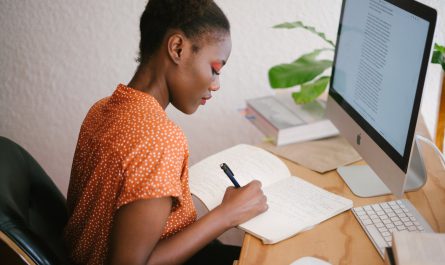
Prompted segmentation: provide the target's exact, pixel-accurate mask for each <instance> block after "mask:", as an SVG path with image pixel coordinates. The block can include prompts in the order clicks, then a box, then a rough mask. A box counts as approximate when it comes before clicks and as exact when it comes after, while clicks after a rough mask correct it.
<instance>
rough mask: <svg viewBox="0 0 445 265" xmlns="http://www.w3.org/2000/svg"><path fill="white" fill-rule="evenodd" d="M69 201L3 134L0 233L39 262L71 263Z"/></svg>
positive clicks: (28, 156)
mask: <svg viewBox="0 0 445 265" xmlns="http://www.w3.org/2000/svg"><path fill="white" fill-rule="evenodd" d="M67 219H68V215H67V209H66V200H65V198H64V196H63V195H62V193H61V192H60V191H59V190H58V189H57V187H56V186H55V185H54V183H53V182H52V181H51V179H50V177H49V176H48V175H47V174H46V173H45V172H44V171H43V169H42V168H41V167H40V166H39V164H38V163H37V162H36V161H35V160H34V159H33V158H32V156H31V155H30V154H29V153H28V152H26V151H25V150H24V149H23V148H22V147H20V146H19V145H18V144H16V143H14V142H12V141H11V140H8V139H7V138H4V137H1V136H0V233H3V234H4V235H6V236H7V237H8V238H9V239H10V240H11V241H13V242H14V243H15V244H16V245H17V246H18V247H20V248H21V249H22V250H23V252H25V253H26V254H27V255H28V256H29V258H31V260H33V261H34V262H35V263H36V264H51V265H52V264H68V261H67V260H68V258H67V257H68V256H67V252H66V250H65V247H64V246H65V245H64V243H63V238H62V234H63V228H64V226H65V224H66V222H67Z"/></svg>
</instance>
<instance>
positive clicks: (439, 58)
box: [431, 43, 445, 71]
mask: <svg viewBox="0 0 445 265" xmlns="http://www.w3.org/2000/svg"><path fill="white" fill-rule="evenodd" d="M431 62H432V63H437V64H440V65H442V69H443V70H444V71H445V47H443V46H440V45H439V44H437V43H436V44H435V45H434V52H433V58H431Z"/></svg>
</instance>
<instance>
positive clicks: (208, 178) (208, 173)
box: [189, 144, 290, 210]
mask: <svg viewBox="0 0 445 265" xmlns="http://www.w3.org/2000/svg"><path fill="white" fill-rule="evenodd" d="M221 163H227V165H229V167H230V169H231V170H232V171H233V174H234V175H235V178H236V180H237V181H238V183H239V184H240V185H241V186H244V185H246V184H248V183H249V182H250V181H252V180H254V179H257V180H259V181H261V183H262V185H263V188H264V187H267V186H269V185H271V184H272V183H274V182H277V181H279V180H280V179H283V178H286V177H289V176H290V172H289V169H288V168H287V167H286V165H285V164H284V163H283V162H282V161H281V160H280V159H279V158H278V157H276V156H275V155H273V154H271V153H269V152H267V151H265V150H264V149H261V148H258V147H255V146H250V145H244V144H241V145H237V146H234V147H232V148H229V149H226V150H224V151H222V152H219V153H217V154H215V155H212V156H209V157H207V158H205V159H204V160H202V161H200V162H198V163H197V164H195V165H193V166H192V167H191V168H190V171H189V175H190V190H191V191H192V193H193V194H194V195H196V196H197V197H198V198H199V199H200V200H201V201H202V202H203V203H204V204H205V205H206V207H207V208H209V210H212V209H213V208H215V207H216V206H218V205H219V204H220V203H221V201H222V198H223V197H224V192H225V191H226V188H227V187H228V186H233V184H232V182H230V180H229V178H228V177H227V176H226V175H225V174H224V172H223V171H222V170H221V168H220V164H221Z"/></svg>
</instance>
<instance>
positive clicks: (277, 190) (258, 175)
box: [190, 144, 352, 244]
mask: <svg viewBox="0 0 445 265" xmlns="http://www.w3.org/2000/svg"><path fill="white" fill-rule="evenodd" d="M223 162H224V163H227V164H228V165H229V166H230V168H231V169H232V171H233V173H234V175H235V178H236V179H237V180H238V182H239V184H240V185H241V186H243V185H246V184H247V183H249V182H250V181H252V180H254V179H257V180H259V181H261V183H262V185H263V191H264V193H265V195H266V196H267V202H268V205H269V209H268V210H267V211H266V212H265V213H263V214H261V215H258V216H257V217H255V218H253V219H251V220H249V221H247V222H245V223H243V224H241V225H239V227H240V228H241V229H243V230H244V231H246V232H248V233H251V234H253V235H255V236H257V237H258V238H260V239H261V240H262V241H263V243H264V244H274V243H276V242H279V241H281V240H284V239H287V238H289V237H291V236H293V235H295V234H297V233H299V232H301V231H304V230H306V229H309V228H311V227H312V226H314V225H316V224H318V223H321V222H323V221H324V220H326V219H329V218H331V217H333V216H335V215H337V214H339V213H341V212H343V211H346V210H348V209H350V208H351V207H352V201H351V200H349V199H346V198H343V197H341V196H338V195H335V194H333V193H331V192H328V191H326V190H324V189H322V188H319V187H317V186H315V185H313V184H310V183H309V182H307V181H304V180H303V179H301V178H298V177H295V176H291V174H290V172H289V169H288V168H287V167H286V165H285V164H284V163H283V162H282V161H281V160H280V159H279V158H278V157H276V156H274V155H273V154H271V153H269V152H267V151H265V150H263V149H261V148H258V147H254V146H250V145H244V144H242V145H237V146H234V147H231V148H229V149H226V150H224V151H221V152H219V153H217V154H214V155H212V156H209V157H207V158H205V159H203V160H202V161H200V162H198V163H197V164H195V165H193V166H192V167H191V168H190V189H191V192H192V194H194V195H195V196H196V197H198V198H199V199H200V200H201V201H202V202H203V203H204V204H205V205H206V207H207V208H208V209H209V210H212V209H213V208H215V207H217V206H218V205H219V204H220V203H221V201H222V199H223V196H224V192H225V190H226V188H227V187H228V186H233V184H232V183H231V182H230V180H229V178H228V177H227V176H226V175H225V174H224V172H223V171H222V170H221V169H220V167H219V166H220V164H221V163H223Z"/></svg>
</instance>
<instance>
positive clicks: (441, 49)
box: [434, 43, 445, 53]
mask: <svg viewBox="0 0 445 265" xmlns="http://www.w3.org/2000/svg"><path fill="white" fill-rule="evenodd" d="M434 50H436V51H439V52H441V53H445V46H440V45H439V44H437V43H434Z"/></svg>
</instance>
